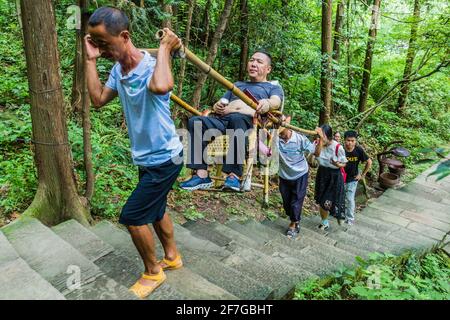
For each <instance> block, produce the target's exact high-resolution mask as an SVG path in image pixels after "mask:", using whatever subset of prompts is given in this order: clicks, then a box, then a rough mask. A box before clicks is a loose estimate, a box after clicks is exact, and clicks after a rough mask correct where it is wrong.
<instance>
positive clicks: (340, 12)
mask: <svg viewBox="0 0 450 320" xmlns="http://www.w3.org/2000/svg"><path fill="white" fill-rule="evenodd" d="M344 11H345V5H344V1H343V0H339V2H338V4H337V10H336V21H335V24H334V41H333V59H334V60H336V61H339V58H340V56H341V50H340V49H341V43H342V31H341V30H342V25H343V23H344Z"/></svg>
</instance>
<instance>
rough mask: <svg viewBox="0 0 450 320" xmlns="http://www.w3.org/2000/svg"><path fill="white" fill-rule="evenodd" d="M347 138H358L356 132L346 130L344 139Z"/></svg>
mask: <svg viewBox="0 0 450 320" xmlns="http://www.w3.org/2000/svg"><path fill="white" fill-rule="evenodd" d="M347 138H355V139H356V138H358V132H356V131H355V130H348V131H345V133H344V139H347Z"/></svg>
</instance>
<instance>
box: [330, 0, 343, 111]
mask: <svg viewBox="0 0 450 320" xmlns="http://www.w3.org/2000/svg"><path fill="white" fill-rule="evenodd" d="M343 23H344V1H343V0H339V1H338V4H337V7H336V19H335V23H334V37H333V60H334V61H335V64H337V63H338V62H339V58H340V56H341V43H342V25H343ZM337 72H338V71H337V70H336V69H335V68H334V69H333V79H336V78H337ZM336 108H337V104H336V102H335V101H334V99H332V101H331V113H332V114H333V113H334V112H335V110H336Z"/></svg>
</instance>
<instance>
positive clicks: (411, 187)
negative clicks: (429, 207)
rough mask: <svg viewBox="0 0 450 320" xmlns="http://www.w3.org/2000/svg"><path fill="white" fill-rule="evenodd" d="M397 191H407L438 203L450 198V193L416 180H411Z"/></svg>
mask: <svg viewBox="0 0 450 320" xmlns="http://www.w3.org/2000/svg"><path fill="white" fill-rule="evenodd" d="M396 190H397V191H402V192H406V193H409V194H412V195H416V196H418V197H421V198H424V199H427V200H430V201H434V202H437V203H442V202H443V200H444V199H449V198H450V193H448V192H446V191H443V190H439V189H437V188H433V187H429V186H426V185H423V184H418V183H415V182H410V183H408V184H407V185H405V186H404V187H402V188H399V189H396Z"/></svg>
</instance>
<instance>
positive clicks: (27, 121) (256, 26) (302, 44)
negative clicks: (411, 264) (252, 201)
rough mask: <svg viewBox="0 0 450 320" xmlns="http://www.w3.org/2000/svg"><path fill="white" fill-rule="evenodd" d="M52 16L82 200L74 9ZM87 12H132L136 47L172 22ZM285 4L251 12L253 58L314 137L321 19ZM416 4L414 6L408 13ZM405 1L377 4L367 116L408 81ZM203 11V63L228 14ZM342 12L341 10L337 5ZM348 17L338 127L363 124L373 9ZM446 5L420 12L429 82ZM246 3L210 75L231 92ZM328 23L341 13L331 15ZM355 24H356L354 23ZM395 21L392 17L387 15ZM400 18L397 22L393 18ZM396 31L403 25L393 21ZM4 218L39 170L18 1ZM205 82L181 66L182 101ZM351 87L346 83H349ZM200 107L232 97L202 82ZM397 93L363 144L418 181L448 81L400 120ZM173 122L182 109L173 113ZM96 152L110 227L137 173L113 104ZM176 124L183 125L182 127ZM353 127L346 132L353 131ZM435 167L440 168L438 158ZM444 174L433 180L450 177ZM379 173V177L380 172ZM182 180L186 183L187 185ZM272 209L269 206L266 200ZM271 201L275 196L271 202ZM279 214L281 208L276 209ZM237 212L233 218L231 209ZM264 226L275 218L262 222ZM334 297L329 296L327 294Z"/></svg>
mask: <svg viewBox="0 0 450 320" xmlns="http://www.w3.org/2000/svg"><path fill="white" fill-rule="evenodd" d="M165 2H166V3H170V4H172V5H173V6H174V8H176V9H177V10H175V11H174V12H176V16H174V17H172V24H173V27H174V28H176V30H177V33H178V34H179V35H180V36H181V37H182V38H184V37H185V32H186V16H187V14H186V13H187V4H186V2H185V1H178V0H177V1H165ZM53 3H54V8H55V13H56V24H57V37H58V50H59V57H60V64H61V75H62V77H61V78H62V87H63V90H64V95H65V102H66V105H67V114H68V117H67V123H68V130H69V141H70V143H71V146H72V157H73V161H74V169H75V176H76V178H77V180H78V185H79V192H80V194H82V193H83V189H84V188H83V187H84V181H85V174H84V170H83V167H84V164H83V149H82V129H81V121H80V119H79V116H78V115H73V114H72V111H71V110H70V108H69V107H68V106H69V104H70V102H69V101H70V99H71V97H70V95H71V88H72V77H73V69H74V56H75V39H76V32H75V30H70V29H67V27H66V19H67V18H68V16H67V7H68V6H70V5H73V4H75V3H76V1H74V0H58V1H54V2H53ZM90 3H91V5H90V8H89V11H91V12H92V11H93V10H95V9H96V8H97V7H98V6H102V5H111V4H113V3H114V4H116V5H118V6H119V7H120V8H121V9H123V10H124V11H126V13H127V14H128V15H129V17H130V21H131V34H132V39H133V43H134V44H135V45H136V46H137V47H141V48H142V47H149V48H150V47H153V48H155V47H157V41H156V40H155V39H154V33H155V31H156V30H157V29H159V28H160V25H161V21H162V20H163V19H164V18H167V14H165V13H163V12H162V10H161V7H160V5H159V1H157V0H145V1H144V3H145V7H144V8H140V7H139V6H138V4H139V3H140V1H111V0H97V1H90ZM284 3H285V2H284V1H281V0H277V1H272V0H264V1H260V0H249V1H248V5H249V35H248V39H249V47H250V52H252V51H253V50H255V49H260V48H264V49H267V50H268V51H269V52H270V53H271V54H272V56H273V71H272V73H271V75H270V79H276V80H279V81H280V83H281V84H282V86H283V88H284V91H285V96H286V100H285V101H286V103H285V113H286V114H290V115H292V116H293V121H292V123H293V124H294V125H298V126H300V127H305V128H309V129H312V128H314V127H315V126H316V125H317V121H318V113H319V110H320V108H321V105H322V103H321V100H320V90H319V87H320V68H321V64H320V58H321V51H320V45H321V43H320V42H321V40H320V35H321V7H320V1H319V2H318V1H316V0H307V1H303V0H293V1H289V6H285V5H284ZM410 3H411V2H410ZM410 3H409V4H408V5H406V6H405V5H404V4H403V3H402V2H401V1H398V0H396V1H390V2H385V3H383V4H382V6H383V10H384V16H383V18H382V20H381V25H380V29H379V30H378V31H379V32H378V38H377V43H376V45H375V54H374V60H373V67H372V80H371V85H370V97H369V105H374V104H375V103H377V102H378V101H379V99H380V98H381V97H382V96H383V95H384V93H386V91H387V90H388V89H389V88H390V87H391V86H392V85H393V84H395V83H396V82H397V81H398V80H399V79H400V78H401V76H402V73H403V69H404V64H405V56H406V49H407V43H408V40H409V31H410V24H409V23H402V22H398V21H396V20H400V21H406V20H407V19H408V17H409V15H410V12H411V10H412V9H411V8H409V7H408V6H409V5H410ZM206 4H207V1H206V0H197V7H196V8H195V10H194V17H193V22H192V30H191V42H190V48H191V50H192V51H193V52H194V53H196V54H197V55H198V56H199V57H200V58H202V59H204V58H205V57H206V55H207V50H208V44H205V43H204V38H205V34H206V32H207V30H206V24H205V23H204V15H205V13H208V16H209V21H210V26H209V31H210V33H209V41H211V38H212V33H213V31H214V30H215V28H216V26H217V21H218V17H219V14H220V12H221V10H222V7H223V2H220V1H211V6H210V7H208V8H206ZM334 6H336V2H334ZM350 6H351V7H350V11H346V12H345V19H347V17H348V28H347V23H346V22H347V21H345V22H344V27H343V29H342V35H343V37H344V38H346V37H348V38H349V41H348V42H345V41H344V42H343V43H342V44H341V58H340V60H339V61H334V62H333V68H334V70H335V76H334V78H333V99H334V102H335V103H336V112H335V114H334V115H333V119H332V124H336V123H342V122H345V121H346V119H349V118H351V117H353V116H355V115H356V114H357V112H358V111H357V101H358V95H359V88H360V80H361V73H362V68H361V66H362V64H363V59H364V55H365V49H366V44H367V30H368V25H369V21H370V8H368V7H367V6H366V5H364V2H361V1H356V2H350ZM448 10H449V9H448V5H446V3H445V2H444V1H442V0H433V1H428V2H427V4H426V5H424V7H423V10H422V11H423V12H422V18H423V19H422V21H421V23H420V28H419V39H418V43H417V46H418V52H417V58H416V61H415V64H414V66H413V69H415V68H417V67H418V65H419V63H420V62H421V60H422V58H423V57H424V55H425V53H426V52H427V50H430V53H431V58H430V59H429V60H427V63H426V64H425V67H424V68H423V69H422V70H421V71H420V72H419V73H418V75H423V74H425V73H426V72H428V71H430V70H431V69H432V68H433V67H434V66H435V65H436V64H437V63H438V62H439V61H440V60H442V59H443V58H444V57H445V54H446V53H445V52H446V50H448V47H449V39H450V38H449V37H448V32H449V29H448V26H449V24H448V22H447V21H446V19H448V18H447V17H448ZM239 11H240V8H239V1H235V5H234V8H233V11H232V14H231V18H230V21H229V23H228V26H227V30H226V31H225V33H224V36H223V39H222V41H221V43H220V45H219V49H218V55H217V58H216V61H215V62H214V67H215V68H216V69H218V70H219V71H220V72H221V74H223V75H224V76H225V77H226V78H228V79H230V80H232V81H234V80H237V79H236V75H237V74H238V70H239V62H240V46H241V40H240V37H239V36H240V34H241V32H242V28H241V24H240V12H239ZM333 12H336V10H335V8H333ZM348 12H350V14H348ZM387 12H389V13H387ZM387 16H389V17H391V18H393V19H390V18H389V17H387ZM394 19H396V20H394ZM0 27H1V28H0V67H1V70H2V75H1V81H0V120H1V121H0V135H1V136H0V151H1V155H0V165H1V166H0V215H1V214H10V213H12V212H14V211H19V212H21V211H23V210H24V209H25V208H26V207H27V206H28V205H29V204H30V203H31V201H32V199H33V196H34V192H35V189H36V185H37V181H36V174H35V169H34V165H33V152H32V144H31V143H30V140H31V118H30V114H29V109H30V107H29V96H28V82H27V74H26V63H25V57H24V50H23V43H22V35H21V29H20V26H19V23H18V18H17V12H16V7H15V1H7V0H0ZM179 66H180V60H174V74H175V80H176V82H177V77H176V75H177V74H178V72H179ZM111 67H112V63H111V62H109V61H106V60H105V59H99V61H98V64H97V68H98V71H99V75H100V79H101V80H102V81H105V80H106V79H107V77H108V73H109V70H110V69H111ZM197 73H198V71H197V70H196V69H195V68H194V67H193V66H192V65H191V64H189V63H188V64H187V66H186V77H185V81H184V84H183V93H182V97H183V98H184V99H185V100H187V101H189V100H190V97H191V94H192V92H193V89H194V87H195V84H196V79H197ZM349 75H350V76H351V77H350V79H349V78H348V76H349ZM202 92H203V99H202V101H201V105H202V106H207V105H211V104H212V103H213V102H215V101H217V100H218V99H219V98H220V96H221V95H222V94H223V93H224V92H225V90H224V89H223V88H221V87H220V86H219V85H217V84H216V83H215V82H214V81H207V83H206V85H205V86H204V88H203V90H202ZM397 97H398V93H397V92H396V91H394V92H393V95H392V96H391V97H390V98H389V99H387V100H386V103H385V104H384V105H383V106H381V107H380V108H379V109H378V110H377V111H376V112H374V114H373V115H372V116H371V117H369V118H368V119H367V121H366V122H365V123H364V125H363V127H362V128H361V130H360V133H361V142H362V143H363V144H364V146H365V147H366V149H368V151H369V153H370V155H372V156H373V155H375V154H376V153H377V152H379V151H381V149H382V148H383V146H384V145H386V144H387V143H388V142H390V141H392V140H404V146H405V147H407V148H408V149H410V150H411V153H412V155H411V157H410V158H408V159H406V160H405V161H406V166H407V176H406V179H410V178H412V177H414V175H415V174H417V173H419V172H420V170H423V169H424V168H425V167H427V166H428V164H427V163H421V164H420V163H419V164H417V161H418V160H419V159H422V158H423V154H422V153H421V152H420V150H421V149H424V148H437V147H439V146H446V145H448V142H449V141H450V130H449V128H450V112H449V111H450V109H449V104H448V101H450V85H449V82H448V70H446V69H444V70H442V72H440V73H436V74H434V75H433V76H431V77H429V78H426V79H423V80H421V81H418V82H414V83H413V84H411V87H410V92H409V96H408V105H407V107H406V109H405V112H404V114H403V115H398V114H397V113H396V112H395V111H394V110H395V107H396V100H397ZM173 110H176V107H173ZM91 120H92V147H93V159H94V171H95V175H96V184H95V194H94V197H93V199H92V202H91V208H92V212H93V213H94V214H95V215H98V216H103V217H116V216H117V215H118V214H119V212H120V208H121V206H122V205H123V203H124V202H125V200H126V198H127V197H128V195H129V194H130V193H131V191H132V190H133V188H134V186H135V184H136V182H137V170H136V168H135V167H134V166H133V165H132V164H131V159H130V151H129V140H128V137H127V131H126V127H125V124H124V120H123V115H122V110H121V106H120V105H119V103H118V101H117V100H116V101H114V102H112V103H111V104H109V105H108V106H106V107H104V108H102V109H101V110H100V111H99V112H94V111H93V112H92V115H91ZM180 122H181V121H180V117H179V118H178V119H176V124H177V125H180ZM354 125H356V122H354V123H350V124H348V125H345V127H342V128H339V129H340V130H341V129H342V130H345V129H350V128H353V127H354ZM435 159H436V158H435ZM443 166H444V165H442V167H440V169H439V170H438V172H437V173H439V175H438V177H442V176H443V174H445V171H444V169H443V168H444V167H443ZM375 169H376V168H375ZM184 172H185V171H183V173H182V175H183V174H184ZM175 192H176V193H177V198H178V199H181V200H180V201H182V202H183V203H182V207H183V208H189V209H188V210H187V213H186V215H187V218H189V217H191V218H193V219H198V218H201V214H198V212H196V209H195V206H191V202H192V199H191V197H190V196H188V195H187V194H184V193H183V191H182V190H180V189H179V188H178V186H177V185H176V186H175ZM271 197H272V195H271ZM275 199H276V196H275ZM275 201H278V202H279V199H277V200H275ZM230 210H231V209H230ZM229 213H230V214H234V215H240V214H245V212H243V210H238V209H232V212H229ZM264 214H265V215H266V216H268V217H269V218H270V217H272V216H274V215H275V214H276V212H273V211H267V212H265V213H264ZM330 290H334V289H330Z"/></svg>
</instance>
